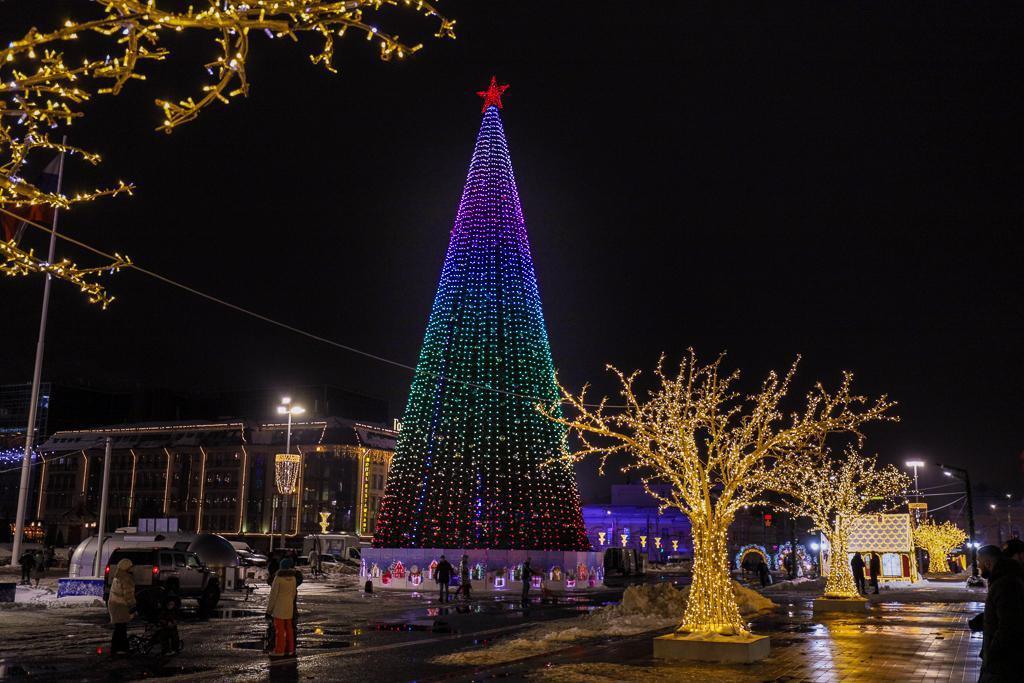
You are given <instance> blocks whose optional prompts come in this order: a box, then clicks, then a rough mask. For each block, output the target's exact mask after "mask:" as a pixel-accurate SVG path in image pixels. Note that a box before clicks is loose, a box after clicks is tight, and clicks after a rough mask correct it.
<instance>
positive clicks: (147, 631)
mask: <svg viewBox="0 0 1024 683" xmlns="http://www.w3.org/2000/svg"><path fill="white" fill-rule="evenodd" d="M137 602H138V605H139V616H141V617H142V620H143V621H144V622H145V628H144V629H143V631H142V634H141V635H139V634H133V635H131V636H128V648H129V651H130V652H131V653H132V654H137V655H143V656H148V655H150V654H151V653H152V652H153V650H154V648H156V647H157V646H158V645H159V646H160V654H162V655H168V654H177V653H178V652H181V650H182V647H183V643H182V641H181V638H179V637H178V608H179V607H180V606H181V599H180V598H178V596H177V595H175V594H174V593H170V592H168V591H167V590H166V589H164V588H163V587H162V586H157V587H154V588H150V589H147V590H146V591H140V593H139V595H138V598H137Z"/></svg>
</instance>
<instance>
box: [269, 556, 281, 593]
mask: <svg viewBox="0 0 1024 683" xmlns="http://www.w3.org/2000/svg"><path fill="white" fill-rule="evenodd" d="M280 568H281V560H280V558H278V556H277V555H271V557H270V559H269V560H267V585H268V586H273V585H274V576H276V575H277V570H278V569H280Z"/></svg>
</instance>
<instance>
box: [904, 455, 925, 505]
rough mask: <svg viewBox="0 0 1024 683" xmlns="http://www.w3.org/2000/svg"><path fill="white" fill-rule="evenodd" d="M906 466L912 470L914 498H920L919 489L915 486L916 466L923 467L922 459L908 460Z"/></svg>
mask: <svg viewBox="0 0 1024 683" xmlns="http://www.w3.org/2000/svg"><path fill="white" fill-rule="evenodd" d="M906 466H907V467H910V468H912V469H913V470H914V499H915V500H917V501H920V500H921V489H919V488H918V487H917V468H918V467H924V460H908V461H907V462H906Z"/></svg>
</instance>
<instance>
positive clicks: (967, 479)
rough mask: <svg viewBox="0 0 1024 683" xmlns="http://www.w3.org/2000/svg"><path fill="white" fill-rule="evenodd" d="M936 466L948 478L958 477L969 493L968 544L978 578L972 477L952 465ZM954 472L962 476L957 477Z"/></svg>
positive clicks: (961, 468)
mask: <svg viewBox="0 0 1024 683" xmlns="http://www.w3.org/2000/svg"><path fill="white" fill-rule="evenodd" d="M936 464H937V465H938V466H939V467H940V468H942V469H943V470H944V471H945V473H946V476H947V477H956V478H957V479H960V480H961V481H963V483H964V489H965V492H966V493H967V534H968V537H969V538H970V540H969V541H968V543H969V547H970V549H971V576H973V577H977V576H978V541H977V538H976V537H975V535H974V496H972V495H971V475H970V474H968V472H967V470H965V469H964V468H963V467H953V466H952V465H943V464H942V463H936ZM954 472H956V473H957V474H959V475H960V476H957V475H956V474H954Z"/></svg>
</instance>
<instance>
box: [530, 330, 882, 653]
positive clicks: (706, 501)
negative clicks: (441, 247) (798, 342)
mask: <svg viewBox="0 0 1024 683" xmlns="http://www.w3.org/2000/svg"><path fill="white" fill-rule="evenodd" d="M721 361H722V358H721V357H719V358H718V359H717V360H715V361H714V362H712V363H709V364H707V365H701V364H700V363H698V361H697V357H696V355H695V354H694V353H693V351H692V350H691V351H690V352H689V353H688V355H687V356H686V357H685V358H684V359H683V360H682V362H681V363H680V365H679V371H678V373H676V374H675V375H674V376H670V375H667V374H665V372H664V371H663V363H664V358H662V360H661V361H659V363H658V366H657V368H656V370H655V377H656V378H657V380H658V386H657V387H656V388H655V389H653V390H652V391H650V392H649V393H648V394H647V395H646V396H645V397H644V398H640V397H638V395H637V389H636V380H637V377H638V376H639V373H637V372H634V373H633V374H630V375H625V374H624V373H622V372H620V371H619V370H617V369H615V368H612V367H610V366H609V369H610V370H611V371H612V372H614V373H615V374H616V376H617V377H618V379H619V381H620V383H621V385H622V389H621V395H622V398H623V399H624V403H625V405H624V406H623V407H621V408H612V407H610V406H609V404H608V400H607V399H602V400H601V402H600V403H599V404H598V405H597V407H592V405H591V404H589V403H588V399H587V388H586V387H584V389H583V390H582V391H581V392H580V394H579V395H578V396H575V395H573V394H571V393H570V392H569V391H567V390H566V389H565V388H564V387H563V388H562V395H563V405H564V406H565V407H566V409H567V415H568V417H564V418H563V417H560V416H559V415H558V412H557V411H556V410H552V409H550V408H548V407H545V406H540V407H539V408H540V410H541V411H542V412H544V413H545V414H546V415H548V417H549V418H551V419H553V420H555V421H556V422H559V423H560V424H563V425H566V426H568V427H569V428H570V429H571V430H572V431H573V432H574V433H575V434H576V435H577V436H578V437H579V438H580V440H581V442H582V448H580V449H579V450H578V451H576V452H575V453H571V454H567V455H568V457H569V458H571V459H573V460H578V459H580V458H583V457H586V456H588V455H597V456H599V457H600V458H601V468H602V472H603V470H604V467H605V465H606V463H607V458H608V456H610V455H612V454H615V453H620V452H621V453H628V454H629V455H630V456H631V460H630V461H629V462H628V463H627V464H626V465H625V466H624V467H623V471H631V470H637V471H639V472H640V473H641V475H642V476H641V481H642V482H643V483H644V486H645V488H646V489H647V491H648V492H649V493H650V494H651V495H653V496H654V497H655V498H656V499H657V500H658V502H659V503H660V505H661V506H662V507H663V508H664V507H669V506H673V507H678V508H679V509H680V510H682V511H683V512H684V513H685V514H686V515H687V516H688V517H689V518H690V523H691V526H692V531H693V554H694V565H693V584H692V587H691V590H690V599H689V601H688V603H687V606H686V612H685V614H684V616H683V622H682V624H681V625H680V627H679V631H680V632H686V633H700V634H707V633H718V634H723V635H742V634H745V633H746V630H745V628H744V626H743V622H742V620H741V619H740V614H739V610H738V609H737V606H736V600H735V598H734V596H733V592H732V590H731V587H730V578H729V560H728V553H727V544H726V534H727V532H728V529H729V525H730V524H731V523H732V521H733V519H734V517H735V515H736V513H737V511H739V510H740V509H741V508H743V507H744V506H749V505H752V504H757V503H759V502H761V501H760V498H761V496H762V495H763V494H764V493H765V492H766V491H767V490H769V488H770V487H769V484H770V482H771V481H772V479H771V475H770V473H771V465H772V463H773V462H774V461H775V460H776V459H779V458H783V457H797V456H802V455H805V454H807V453H808V452H811V451H814V450H817V449H819V448H820V444H822V443H824V441H825V440H826V439H827V438H828V436H829V435H831V434H837V433H846V434H853V435H855V436H856V437H858V439H859V438H860V437H861V432H860V429H861V427H862V425H864V424H865V423H867V422H871V421H876V420H885V419H894V418H892V417H891V416H889V414H888V413H889V410H890V409H891V408H892V406H893V405H894V404H893V403H892V402H890V401H889V400H887V399H886V398H885V397H884V396H883V397H881V398H878V399H875V400H869V399H867V398H865V397H863V396H858V395H856V394H854V393H853V392H852V391H851V382H852V375H850V374H849V373H846V374H844V375H843V380H842V382H841V384H840V386H839V389H838V390H837V391H835V392H830V391H828V390H826V389H825V388H824V387H823V386H822V385H820V384H819V385H817V386H816V387H815V389H814V390H812V391H810V392H809V393H808V394H807V396H806V405H805V406H804V407H803V409H802V410H801V411H800V412H795V413H792V414H791V415H790V416H789V418H788V419H787V418H785V416H784V414H783V412H782V409H781V407H780V406H781V404H782V402H783V400H784V399H785V398H786V396H787V394H788V393H789V388H790V384H791V382H792V379H793V376H794V374H795V372H796V367H797V364H796V363H794V364H793V365H792V366H791V367H790V369H789V371H788V372H787V373H786V374H785V375H782V376H780V375H778V374H777V373H775V372H772V373H770V374H769V375H768V376H767V378H766V379H765V380H764V382H763V383H762V384H761V388H760V390H759V391H758V392H757V393H755V394H753V395H750V396H746V397H743V396H741V394H740V393H739V392H737V391H736V390H735V389H734V388H733V385H734V384H735V383H736V381H737V380H738V378H739V373H738V372H733V373H732V374H729V375H725V376H723V375H722V374H721V372H720V365H721ZM613 411H614V412H613ZM655 481H659V482H666V483H668V484H670V485H671V491H670V493H669V494H668V495H667V496H663V495H660V494H659V493H658V491H657V490H656V489H654V488H653V487H652V486H651V483H652V482H655Z"/></svg>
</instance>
